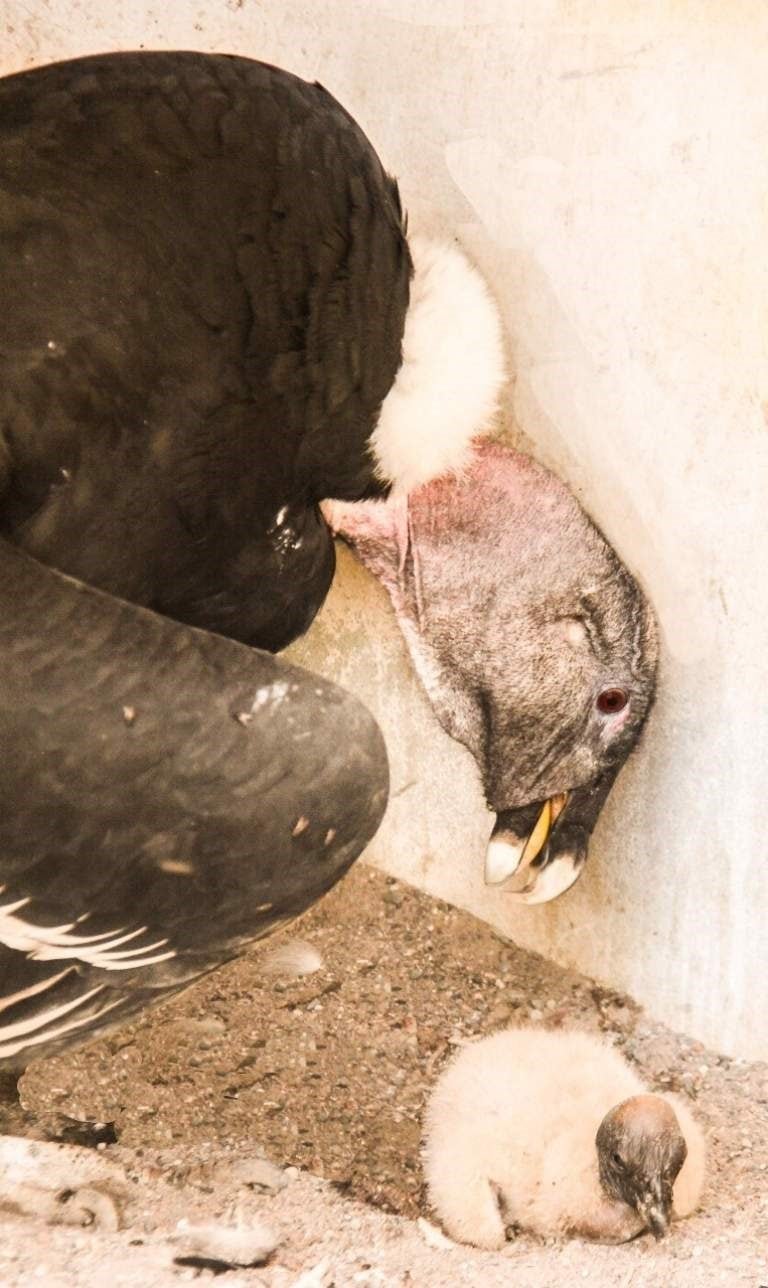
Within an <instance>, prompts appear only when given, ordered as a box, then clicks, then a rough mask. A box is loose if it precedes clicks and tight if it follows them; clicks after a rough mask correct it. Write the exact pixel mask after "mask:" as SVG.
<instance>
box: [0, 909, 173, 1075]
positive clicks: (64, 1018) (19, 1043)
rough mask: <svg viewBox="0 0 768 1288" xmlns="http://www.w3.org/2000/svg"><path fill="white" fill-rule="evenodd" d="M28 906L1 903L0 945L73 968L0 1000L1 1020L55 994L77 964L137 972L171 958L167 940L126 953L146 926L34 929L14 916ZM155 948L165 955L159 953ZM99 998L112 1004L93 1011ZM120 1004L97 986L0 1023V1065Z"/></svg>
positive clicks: (69, 924)
mask: <svg viewBox="0 0 768 1288" xmlns="http://www.w3.org/2000/svg"><path fill="white" fill-rule="evenodd" d="M4 890H5V887H4V886H0V894H2V893H3V892H4ZM30 902H31V900H29V899H17V900H15V901H12V902H11V903H5V904H0V943H3V944H5V945H6V946H7V947H8V948H11V949H14V950H15V951H16V952H20V953H24V954H25V955H26V956H27V957H28V958H29V959H30V960H32V961H38V962H40V961H63V962H71V963H72V965H69V966H65V967H64V969H63V970H60V971H58V972H57V973H56V974H54V975H50V976H49V977H48V978H47V979H43V980H38V981H36V982H35V983H34V984H30V985H29V986H28V987H27V988H22V989H19V991H18V992H16V993H9V994H7V995H6V996H5V997H0V1016H2V1013H3V1012H4V1011H8V1010H9V1009H10V1008H11V1007H12V1006H15V1005H16V1004H17V1003H18V1002H25V1001H27V1000H29V999H30V998H33V997H38V996H39V995H40V994H43V993H45V992H46V991H47V990H49V989H55V987H56V985H57V984H58V983H59V982H60V981H61V980H63V979H64V978H65V976H68V975H71V974H72V972H73V971H74V970H75V969H76V964H77V963H80V964H82V965H85V966H92V967H95V968H97V969H99V970H111V971H121V970H138V969H140V968H141V967H143V966H154V965H155V964H156V963H157V962H164V961H167V960H168V958H170V957H175V956H176V953H175V952H174V950H173V949H172V948H166V947H165V946H166V944H167V943H168V940H167V939H156V940H154V942H153V943H150V944H141V945H139V946H138V947H133V948H126V947H125V945H126V944H129V943H132V942H133V941H134V940H136V939H138V938H139V937H140V936H141V935H146V933H147V927H146V926H139V927H138V928H136V929H133V930H128V929H126V927H125V926H121V927H120V928H119V929H118V930H115V931H106V932H105V933H103V934H100V935H80V934H77V933H75V932H76V930H77V928H78V926H79V925H80V923H81V922H83V921H85V919H86V918H85V917H79V918H78V920H77V921H72V922H67V923H66V924H63V925H61V926H38V925H35V924H34V922H33V921H31V920H27V918H25V917H22V916H20V915H19V914H20V913H21V911H22V909H27V908H28V907H29V904H30ZM27 916H29V913H27ZM159 949H163V950H164V951H158V950H159ZM103 993H106V994H107V997H109V998H110V999H111V1000H109V1001H107V1000H106V999H105V1002H104V1004H103V1005H99V1004H98V1003H96V1005H95V1006H94V1004H93V1003H94V999H95V998H98V997H99V996H100V995H101V994H103ZM122 1000H123V999H122V998H121V997H115V996H114V993H112V990H111V989H108V988H107V987H106V986H105V985H103V984H98V985H96V987H94V988H89V989H87V990H86V991H85V992H83V993H80V994H79V995H78V996H77V997H75V998H70V999H69V1000H68V1001H66V1002H60V1003H58V1004H54V1005H50V1006H43V1009H38V1010H36V1011H35V1013H34V1014H33V1015H31V1016H29V1017H28V1018H27V1019H24V1020H17V1021H16V1022H15V1023H11V1024H3V1023H2V1022H1V1021H0V1060H3V1059H8V1058H9V1057H11V1056H16V1055H18V1054H19V1053H20V1052H23V1051H26V1050H27V1048H29V1047H35V1046H41V1045H43V1044H45V1043H47V1042H50V1041H52V1040H53V1039H55V1038H57V1037H61V1036H62V1035H63V1034H66V1033H71V1032H73V1031H74V1030H76V1029H80V1028H83V1027H84V1026H85V1025H89V1024H94V1023H95V1022H96V1021H97V1020H99V1019H100V1018H101V1017H102V1016H103V1015H106V1014H107V1012H108V1011H111V1010H112V1009H113V1008H114V1007H116V1006H119V1005H120V1003H121V1001H122ZM42 1002H43V999H42V998H41V1003H42ZM89 1003H90V1005H89ZM82 1007H86V1012H85V1014H78V1012H79V1011H80V1008H82Z"/></svg>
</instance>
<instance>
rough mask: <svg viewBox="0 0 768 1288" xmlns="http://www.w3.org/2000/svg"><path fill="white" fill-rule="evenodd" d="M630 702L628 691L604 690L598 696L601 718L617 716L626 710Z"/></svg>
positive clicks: (597, 704)
mask: <svg viewBox="0 0 768 1288" xmlns="http://www.w3.org/2000/svg"><path fill="white" fill-rule="evenodd" d="M628 702H629V694H628V693H627V691H626V689H603V691H602V693H599V694H598V695H597V703H596V706H597V709H598V711H599V712H600V714H601V716H615V715H617V714H618V712H619V711H623V710H624V708H625V706H626V705H627V703H628Z"/></svg>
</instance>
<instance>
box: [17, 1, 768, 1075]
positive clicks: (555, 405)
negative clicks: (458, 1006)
mask: <svg viewBox="0 0 768 1288" xmlns="http://www.w3.org/2000/svg"><path fill="white" fill-rule="evenodd" d="M2 14H3V19H4V28H5V30H4V35H3V41H2V45H1V46H0V56H1V57H2V64H3V70H6V71H9V70H15V69H18V68H22V67H25V66H27V65H30V64H32V63H39V62H44V61H48V60H51V59H54V58H62V57H66V56H70V55H74V54H78V53H84V52H95V51H98V50H104V49H108V48H110V49H120V48H130V47H137V46H139V45H144V46H146V47H148V48H151V47H159V46H164V47H177V48H178V47H187V48H189V47H194V48H199V49H211V50H228V51H236V52H240V53H245V54H250V55H253V56H256V57H261V58H265V59H268V60H270V61H274V62H277V63H280V64H282V65H284V66H286V67H288V68H290V69H291V70H293V71H296V72H298V73H300V74H302V75H304V76H307V77H310V78H315V77H317V78H320V79H322V81H323V82H324V84H325V85H326V86H327V87H328V88H329V89H331V90H332V91H333V92H334V93H335V94H336V95H337V96H339V97H340V98H341V99H342V101H343V102H344V103H345V105H346V106H347V107H348V108H349V109H350V110H351V111H352V112H353V113H354V114H355V115H356V116H357V118H358V119H359V120H360V122H361V123H362V124H363V125H364V126H365V127H366V128H367V130H368V131H369V133H370V135H371V137H372V138H373V139H374V141H375V143H376V145H377V147H378V149H379V151H380V153H381V154H382V156H383V157H384V158H385V160H386V161H387V163H388V165H389V166H390V168H391V169H393V170H394V171H395V172H396V173H397V174H399V175H400V177H401V182H402V189H403V193H404V197H405V200H406V203H407V204H408V205H409V206H410V208H411V211H412V214H413V215H414V216H416V217H417V218H418V222H419V223H421V224H422V225H427V226H430V227H432V228H434V229H436V230H444V231H446V232H450V233H457V234H458V235H459V237H460V238H461V239H462V240H463V242H464V243H465V245H466V246H467V247H468V248H469V249H470V250H471V251H472V253H473V254H474V255H475V257H476V259H477V261H478V262H479V263H480V265H481V266H482V267H483V268H484V269H485V271H486V272H487V274H488V276H489V277H490V279H491V281H492V282H493V284H494V287H495V290H496V292H497V294H498V297H499V299H500V301H501V304H502V307H503V310H504V314H505V318H506V323H507V327H508V331H509V337H510V348H511V355H512V359H513V363H514V368H515V371H516V383H515V386H514V390H513V391H512V393H511V395H510V411H511V413H512V414H513V415H514V418H515V420H516V422H517V424H518V425H519V427H520V429H521V431H522V432H524V434H525V438H524V439H523V440H522V441H524V442H527V443H528V444H530V445H532V446H533V448H534V450H535V452H536V454H537V455H538V456H539V457H540V458H541V459H542V460H543V461H545V462H546V463H547V464H549V465H550V466H552V467H554V468H555V469H556V470H557V471H559V472H560V473H561V474H562V475H563V476H564V477H565V478H567V479H568V480H569V481H570V483H571V485H572V486H573V487H574V488H575V490H576V491H577V493H578V494H579V496H580V497H581V498H582V500H583V502H584V504H585V505H586V507H587V509H588V510H589V511H590V512H591V513H592V514H593V515H594V517H595V518H596V519H597V520H598V522H599V523H600V524H601V526H602V527H603V529H604V531H605V532H606V533H607V535H608V536H609V537H610V538H611V540H612V541H613V542H614V544H615V545H616V547H617V548H618V550H619V551H620V553H621V554H622V555H623V557H624V558H625V560H626V561H627V562H628V563H629V564H630V566H632V567H633V568H634V569H635V570H636V571H637V572H638V573H639V575H640V576H641V578H642V580H643V581H644V583H645V585H646V586H647V588H648V589H649V591H650V593H651V595H652V597H653V599H654V601H655V603H656V605H657V608H658V611H659V614H660V617H661V622H662V628H663V635H664V643H665V648H664V662H663V681H662V691H661V699H660V701H659V704H658V707H657V709H656V712H655V715H654V717H653V720H652V725H651V728H650V729H649V731H648V735H647V737H646V738H645V741H644V743H643V746H642V748H641V750H640V752H639V753H638V754H637V755H636V757H635V758H634V760H633V762H632V763H631V765H630V766H629V767H628V768H627V769H626V770H625V772H624V774H623V776H622V778H621V781H620V784H619V786H618V788H617V789H616V791H615V793H614V795H613V797H612V799H611V801H610V803H609V806H608V808H607V810H606V812H605V815H604V817H603V820H602V822H601V825H600V827H599V829H598V832H597V834H596V837H595V841H594V844H593V850H592V857H591V860H590V863H589V865H588V869H587V873H586V875H585V877H584V878H583V879H582V881H581V882H580V884H579V885H578V886H577V887H576V889H575V890H574V891H573V892H572V893H571V894H569V895H567V896H566V897H565V898H564V899H563V900H562V901H560V902H558V903H556V904H553V905H550V906H547V907H544V908H538V909H516V910H514V912H513V911H512V910H511V909H510V908H509V907H508V906H506V905H505V903H504V900H503V897H502V896H499V895H498V894H489V893H488V892H486V891H485V890H484V889H483V886H482V884H481V874H480V868H481V854H482V849H483V845H484V841H485V837H486V834H487V830H488V816H487V815H486V813H485V811H484V809H483V806H482V803H481V800H480V796H479V792H478V789H477V784H476V779H475V775H474V771H473V767H472V764H471V762H470V760H469V758H468V756H467V755H466V754H465V753H463V752H462V751H461V749H459V748H458V747H456V746H454V745H453V744H451V743H450V742H449V741H448V739H447V738H445V737H444V736H443V735H442V733H441V732H440V730H439V729H438V728H437V727H436V726H435V723H434V721H433V720H432V718H431V715H430V712H429V709H428V707H427V705H426V702H425V700H424V699H423V697H422V695H421V693H420V691H419V689H418V686H417V684H416V681H415V680H414V679H413V677H412V676H411V674H410V672H409V670H408V667H407V664H406V661H405V654H404V649H403V647H402V645H401V643H400V641H399V638H398V636H397V633H396V628H395V627H394V625H393V623H392V620H391V618H390V616H389V613H388V610H387V608H386V606H385V604H384V599H383V595H381V594H380V593H379V592H378V590H377V588H376V587H374V586H372V585H371V583H370V581H369V579H368V578H367V576H366V575H365V574H364V573H363V572H362V571H361V570H360V569H359V568H357V567H355V566H354V565H353V564H352V561H351V559H349V558H345V559H343V560H342V576H341V578H340V580H339V583H338V585H337V587H336V589H335V590H334V592H333V594H332V596H331V600H330V602H329V604H328V605H327V608H326V610H325V612H324V614H323V616H322V618H321V620H320V621H319V622H318V623H317V625H316V627H315V629H314V631H313V633H312V635H311V637H310V639H309V640H308V641H306V642H304V643H303V644H302V645H301V646H300V647H298V648H296V649H295V650H294V653H295V656H297V657H300V658H301V659H303V660H305V661H307V662H310V663H312V664H313V665H316V666H317V667H318V668H321V669H323V670H326V671H328V672H329V673H330V674H334V675H336V676H338V677H340V678H341V679H342V680H346V681H347V682H348V683H349V684H350V686H351V687H353V688H355V689H357V690H358V691H359V692H360V693H361V694H363V695H364V696H365V697H366V698H367V700H368V701H369V703H370V705H371V706H372V707H373V708H374V709H375V710H376V712H377V713H378V715H379V716H380V718H381V720H382V723H383V724H384V726H385V728H386V731H387V735H388V738H389V744H390V750H391V753H392V761H393V767H394V786H395V798H394V799H393V802H392V806H391V809H390V812H389V816H388V820H387V822H386V824H385V827H384V829H383V831H382V833H381V835H380V837H379V838H378V839H377V841H376V843H375V845H374V847H373V850H372V857H373V858H374V859H375V860H376V861H377V862H379V863H380V864H382V866H384V867H386V868H387V869H388V870H390V871H392V872H396V873H397V874H398V875H400V876H403V877H405V878H406V879H407V880H409V881H412V882H415V883H416V884H418V885H421V886H424V887H425V888H427V889H429V890H431V891H433V892H434V893H436V894H439V895H442V896H443V897H445V898H447V899H451V900H453V901H455V902H457V903H459V904H462V905H463V906H465V907H468V908H471V909H472V910H473V911H475V912H477V913H478V914H479V915H481V916H483V917H486V918H488V919H489V920H491V921H493V922H494V923H495V924H496V925H498V926H499V927H500V928H501V929H502V930H503V931H504V932H506V933H508V934H510V935H511V936H513V937H514V938H515V939H517V940H519V941H520V942H522V943H524V944H527V945H530V946H532V947H535V948H537V949H539V950H541V951H542V952H544V953H546V954H548V955H550V956H552V957H554V958H556V959H557V960H559V961H562V962H565V963H568V964H572V965H575V966H578V967H581V968H582V969H584V970H586V971H589V972H592V973H594V974H596V975H597V976H599V977H600V978H601V979H603V980H606V981H609V982H610V983H612V984H614V985H616V986H619V987H622V988H626V989H628V990H630V991H631V992H632V993H634V994H635V996H637V997H638V998H639V999H640V1000H641V1001H643V1002H644V1003H646V1004H647V1005H648V1007H649V1008H650V1010H651V1011H652V1012H653V1013H654V1014H655V1015H657V1016H659V1017H661V1018H664V1019H666V1020H669V1021H671V1022H673V1023H674V1024H676V1025H677V1026H679V1027H681V1028H683V1029H685V1030H688V1031H689V1032H691V1033H693V1034H696V1035H698V1036H700V1037H702V1038H704V1039H706V1040H708V1041H710V1042H712V1043H714V1044H715V1045H717V1046H719V1047H720V1048H723V1049H725V1050H728V1051H732V1052H737V1053H741V1054H745V1055H752V1056H762V1057H764V1058H766V1057H768V933H766V927H765V922H766V917H767V916H768V877H767V875H766V874H768V863H767V862H766V859H765V838H764V835H763V830H762V829H763V822H764V814H765V802H766V798H767V797H768V791H767V790H766V789H767V788H768V783H766V777H767V775H768V769H767V768H766V767H767V766H768V745H767V742H768V697H767V696H766V685H765V679H764V677H765V672H766V660H767V659H768V650H766V625H765V623H766V621H768V538H767V537H766V523H765V517H764V516H765V511H766V499H767V498H768V429H767V427H766V420H767V419H768V402H766V399H768V361H767V357H768V355H767V354H766V345H767V343H768V316H767V313H768V306H767V301H768V254H766V245H767V244H768V228H767V227H766V221H767V217H768V146H766V140H768V95H767V94H766V85H767V84H768V9H766V6H765V5H764V4H763V3H762V2H761V0H728V3H712V2H711V0H652V2H649V3H645V4H637V3H631V2H630V0H612V3H610V4H595V3H594V0H468V2H467V3H462V0H421V2H419V0H359V3H350V2H349V0H316V2H315V3H298V2H296V0H291V2H290V3H286V0H258V2H257V0H196V2H193V0H173V2H171V0H157V3H154V4H153V3H148V2H145V0H110V3H109V4H107V3H106V0H105V2H104V3H95V2H93V0H92V2H90V3H89V2H88V0H80V2H78V0H34V3H30V0H23V2H22V0H5V4H4V6H3V10H2ZM398 793H399V794H398Z"/></svg>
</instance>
